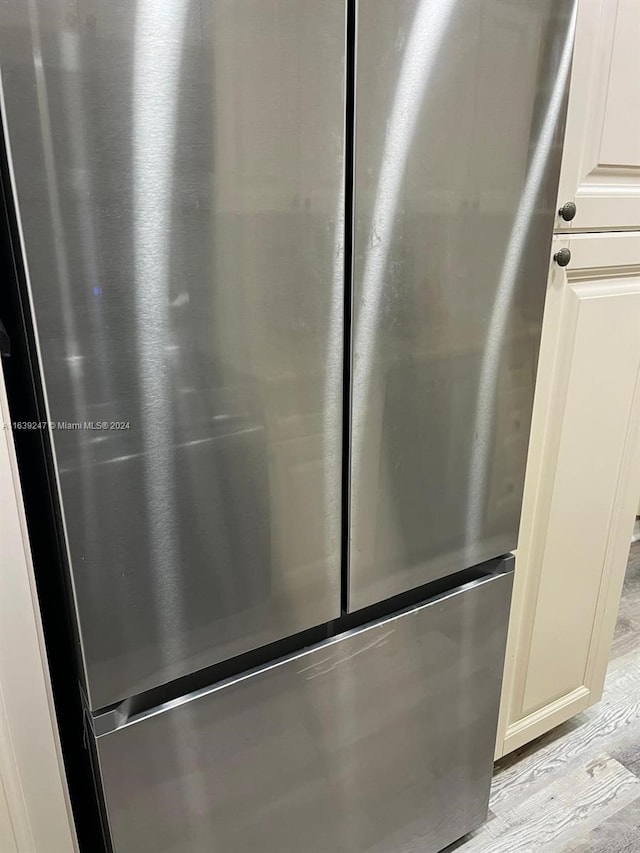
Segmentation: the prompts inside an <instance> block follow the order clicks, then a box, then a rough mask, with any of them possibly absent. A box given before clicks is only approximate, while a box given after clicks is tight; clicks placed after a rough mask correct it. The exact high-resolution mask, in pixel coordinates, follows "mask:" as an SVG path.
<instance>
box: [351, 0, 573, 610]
mask: <svg viewBox="0 0 640 853" xmlns="http://www.w3.org/2000/svg"><path fill="white" fill-rule="evenodd" d="M573 8H574V0H541V2H537V3H504V2H503V0H474V2H465V3H456V2H453V0H440V2H436V0H432V1H431V2H429V0H398V2H396V3H392V4H380V3H377V2H374V0H360V2H359V4H358V45H357V58H356V63H357V91H356V123H357V133H356V158H355V173H356V174H355V245H354V312H353V325H354V351H353V393H352V460H351V476H352V480H351V520H350V580H349V584H350V601H349V607H350V609H351V610H354V609H358V608H360V607H363V606H365V605H367V604H370V603H373V602H374V601H376V600H378V599H380V598H385V597H388V596H391V595H393V594H396V593H399V592H401V591H402V590H404V589H408V588H411V587H412V586H417V585H419V584H422V583H425V582H427V581H429V580H431V579H434V578H437V577H441V576H443V575H446V574H447V573H449V572H451V571H455V570H459V569H461V568H463V567H465V566H469V565H472V564H474V563H478V562H481V561H482V560H484V559H487V558H489V557H491V556H493V555H495V554H499V553H505V552H507V551H509V550H511V549H512V548H513V547H515V544H516V535H517V528H518V522H519V512H520V502H521V495H522V485H523V479H524V467H525V462H526V451H527V436H528V429H529V422H530V416H531V406H532V398H533V382H534V374H535V364H536V360H537V348H538V344H539V336H540V328H541V319H542V310H543V304H544V293H545V282H546V273H547V264H548V249H549V245H550V239H551V232H552V227H553V218H554V204H555V192H556V187H557V176H558V170H559V163H560V146H559V143H560V140H561V136H562V127H563V115H564V103H565V93H566V84H567V78H566V68H567V63H568V59H569V53H570V48H571V33H572V14H573ZM516 256H517V257H516ZM505 259H506V260H505Z"/></svg>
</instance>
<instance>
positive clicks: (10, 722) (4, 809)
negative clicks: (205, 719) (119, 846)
mask: <svg viewBox="0 0 640 853" xmlns="http://www.w3.org/2000/svg"><path fill="white" fill-rule="evenodd" d="M10 422H11V418H10V414H9V407H8V405H7V399H6V395H5V387H4V378H3V375H2V367H1V366H0V851H1V853H74V851H76V850H77V844H76V837H75V829H74V825H73V819H72V815H71V805H70V803H69V796H68V791H67V784H66V778H65V773H64V766H63V761H62V755H61V749H60V742H59V738H58V730H57V725H56V717H55V711H54V707H53V698H52V695H51V684H50V682H49V672H48V669H47V658H46V652H45V649H44V640H43V637H42V626H41V624H40V613H39V610H38V603H37V601H38V600H37V596H36V590H35V579H34V576H33V567H32V565H31V555H30V551H29V544H28V537H27V531H26V522H25V518H24V508H23V505H22V495H21V493H20V481H19V477H18V470H17V463H16V458H15V451H14V447H13V437H12V434H11V430H10V429H8V428H5V426H6V427H8V426H9V424H10Z"/></svg>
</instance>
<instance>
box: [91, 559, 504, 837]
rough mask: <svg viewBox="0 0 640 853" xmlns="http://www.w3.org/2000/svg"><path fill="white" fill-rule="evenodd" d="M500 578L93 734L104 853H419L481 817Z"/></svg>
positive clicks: (497, 658) (492, 716)
mask: <svg viewBox="0 0 640 853" xmlns="http://www.w3.org/2000/svg"><path fill="white" fill-rule="evenodd" d="M511 578H512V573H511V572H506V573H501V574H497V575H494V576H493V577H490V578H489V579H486V578H485V579H482V580H479V581H475V582H473V583H472V584H469V585H468V586H467V587H466V588H465V587H463V588H459V589H458V590H454V591H453V592H452V593H449V594H445V595H443V596H441V597H439V598H438V599H435V600H433V601H432V602H431V603H427V604H425V605H422V606H420V607H417V608H415V609H413V610H410V611H408V612H405V613H403V614H400V615H397V616H394V617H391V618H389V619H386V620H384V621H382V622H380V623H376V624H373V625H370V626H367V627H365V628H363V629H360V630H358V631H354V632H352V633H350V634H347V635H343V636H341V637H337V638H335V639H334V640H333V641H331V642H329V643H325V644H321V645H320V646H316V647H314V648H312V649H310V650H307V651H306V652H302V653H300V654H299V655H297V656H294V657H292V658H287V659H285V660H283V661H280V662H278V663H275V664H273V665H271V666H267V667H265V668H264V669H262V670H259V671H257V672H254V673H252V674H249V675H247V676H243V677H239V678H237V679H235V680H233V681H231V682H229V683H226V684H223V685H221V686H219V687H216V688H213V689H211V690H209V691H204V692H203V693H201V694H200V695H197V696H195V697H194V698H193V699H191V700H186V701H184V700H182V701H180V702H179V703H178V704H177V705H176V706H175V707H171V706H170V705H169V706H168V707H167V708H166V709H165V710H160V711H158V712H156V713H153V712H152V713H149V714H148V715H145V716H144V717H143V718H142V719H140V720H138V721H137V722H135V721H134V722H130V723H128V724H127V725H125V726H124V727H123V728H120V729H118V730H116V731H114V732H112V733H110V734H106V735H103V736H101V737H98V738H97V747H98V755H99V760H100V766H101V771H102V777H103V781H104V786H105V794H106V802H107V809H108V815H109V822H110V825H111V832H112V837H113V842H114V848H115V853H191V851H192V853H202V851H204V850H220V851H230V852H231V851H233V853H253V851H256V850H260V851H261V853H301V851H304V853H409V851H420V853H435V851H437V850H440V849H441V848H442V847H444V846H445V845H446V844H449V843H450V842H452V841H454V840H455V839H456V838H458V837H460V836H461V835H463V834H464V833H466V832H468V831H470V830H471V829H473V828H475V827H476V826H478V825H479V824H481V823H482V822H483V821H484V819H485V818H486V813H487V803H488V797H489V787H490V780H491V772H492V767H493V748H494V742H495V730H496V721H497V713H498V700H499V693H500V683H501V679H502V664H503V657H504V646H505V639H506V629H507V619H508V614H509V600H510V595H511Z"/></svg>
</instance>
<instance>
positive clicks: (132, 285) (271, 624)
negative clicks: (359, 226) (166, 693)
mask: <svg viewBox="0 0 640 853" xmlns="http://www.w3.org/2000/svg"><path fill="white" fill-rule="evenodd" d="M344 58H345V3H344V0H327V1H326V2H323V3H317V2H316V0H243V2H242V3H238V2H236V0H216V2H215V3H208V4H196V3H193V2H190V0H167V2H160V1H159V0H137V2H135V3H131V2H127V0H113V2H108V3H107V2H105V0H83V3H82V4H80V5H77V6H76V5H73V6H72V7H70V6H69V4H68V3H67V2H66V0H29V4H11V7H10V8H9V9H8V10H7V13H6V14H4V13H3V16H2V21H0V64H1V71H2V81H3V91H4V96H5V105H6V124H7V131H8V135H9V137H10V140H11V141H12V142H13V145H12V159H13V169H14V173H15V182H16V192H17V200H18V203H19V207H20V212H21V217H22V226H23V230H24V243H25V250H26V256H27V262H28V265H29V272H30V282H31V285H30V286H31V297H32V302H33V306H34V313H35V321H36V324H37V328H38V336H39V345H40V350H41V358H42V374H43V379H44V384H45V390H46V394H47V399H48V408H49V412H48V414H49V419H50V420H52V421H66V422H71V421H73V422H80V423H82V422H85V421H86V422H107V423H111V422H115V423H120V422H123V423H125V424H126V426H125V427H124V428H122V429H113V430H107V431H105V432H99V433H98V432H92V431H87V430H84V429H80V430H55V431H54V432H53V443H54V449H55V456H56V464H57V468H58V471H59V476H60V490H61V502H62V508H63V514H64V519H65V524H66V529H67V539H68V546H69V553H70V562H71V570H72V576H73V582H74V587H75V595H76V604H77V609H78V613H79V625H80V634H81V638H82V642H83V646H84V652H85V658H86V667H87V678H88V690H89V694H90V701H91V704H92V707H93V708H99V707H104V706H106V705H109V704H111V703H114V702H117V701H119V700H120V699H122V698H124V697H126V696H128V695H133V694H136V693H139V692H141V691H143V690H146V689H149V688H151V687H154V686H156V685H158V684H162V683H165V682H167V681H170V680H172V679H174V678H176V677H179V676H181V675H184V674H186V673H189V672H191V671H193V670H196V669H198V668H201V667H204V666H208V665H210V664H212V663H215V662H217V661H220V660H224V659H226V658H228V657H231V656H233V655H236V654H239V653H241V652H243V651H246V650H248V649H251V648H254V647H256V646H260V645H263V644H266V643H269V642H271V641H273V640H275V639H277V638H279V637H282V636H286V635H288V634H292V633H295V632H296V631H299V630H303V629H305V628H308V627H311V626H312V625H316V624H319V623H322V622H325V621H328V620H330V619H333V618H334V617H336V616H338V615H339V609H340V601H339V598H340V570H339V560H340V553H339V538H340V537H339V531H340V511H341V507H340V491H341V489H340V485H341V484H340V458H341V457H340V454H341V416H342V413H341V406H342V375H341V372H342V371H341V365H342V358H343V342H342V299H343V295H342V280H341V276H342V263H343V252H342V229H343V222H342V208H343V205H344V203H343V191H344V188H343V180H344V178H343V160H344V156H343V153H344V86H345V80H344ZM336 210H339V215H336ZM52 259H53V263H52ZM65 263H66V269H65V266H64V265H65ZM52 267H53V268H52ZM105 376H108V380H109V381H108V382H107V381H104V377H105Z"/></svg>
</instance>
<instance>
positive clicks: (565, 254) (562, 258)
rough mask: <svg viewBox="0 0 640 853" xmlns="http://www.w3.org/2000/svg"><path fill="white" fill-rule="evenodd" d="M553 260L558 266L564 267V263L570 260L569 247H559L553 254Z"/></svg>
mask: <svg viewBox="0 0 640 853" xmlns="http://www.w3.org/2000/svg"><path fill="white" fill-rule="evenodd" d="M553 260H554V261H555V262H556V263H557V264H558V266H559V267H566V265H567V264H568V263H569V261H570V260H571V252H570V251H569V249H560V250H559V251H558V252H556V253H555V255H554V256H553Z"/></svg>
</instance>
